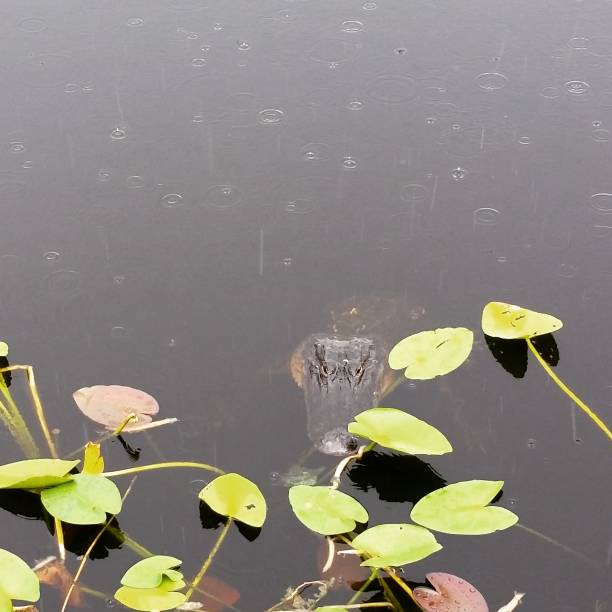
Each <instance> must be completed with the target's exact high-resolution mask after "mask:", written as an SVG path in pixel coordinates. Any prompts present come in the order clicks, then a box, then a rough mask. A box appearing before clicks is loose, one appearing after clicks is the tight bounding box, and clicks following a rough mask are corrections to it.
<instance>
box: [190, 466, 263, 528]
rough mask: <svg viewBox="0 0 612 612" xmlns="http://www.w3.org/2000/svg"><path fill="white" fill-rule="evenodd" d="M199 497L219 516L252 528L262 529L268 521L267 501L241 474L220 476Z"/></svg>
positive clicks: (253, 484) (256, 487)
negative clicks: (227, 517)
mask: <svg viewBox="0 0 612 612" xmlns="http://www.w3.org/2000/svg"><path fill="white" fill-rule="evenodd" d="M198 497H199V498H200V499H201V500H202V501H203V502H204V503H206V504H208V505H209V506H210V507H211V508H212V509H213V510H214V511H215V512H216V513H217V514H221V515H223V516H229V517H230V518H233V519H236V520H237V521H240V522H241V523H245V524H247V525H250V526H251V527H261V526H262V525H263V524H264V522H265V520H266V511H267V508H266V500H265V499H264V496H263V495H262V493H261V491H260V490H259V487H258V486H257V485H256V484H255V483H254V482H251V481H250V480H249V479H248V478H245V477H244V476H241V475H240V474H234V473H231V474H223V475H222V476H218V477H217V478H215V479H214V480H213V481H212V482H210V483H209V484H207V485H206V486H205V487H204V488H203V489H202V490H201V491H200V493H199V494H198Z"/></svg>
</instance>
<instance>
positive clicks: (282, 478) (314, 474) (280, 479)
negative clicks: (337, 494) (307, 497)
mask: <svg viewBox="0 0 612 612" xmlns="http://www.w3.org/2000/svg"><path fill="white" fill-rule="evenodd" d="M324 471H325V466H322V465H321V466H319V467H306V466H304V465H292V466H291V467H290V468H289V469H288V470H287V471H286V472H285V473H283V474H274V477H273V480H274V482H275V483H278V484H280V485H282V486H283V487H294V486H296V485H316V484H317V482H318V480H319V475H320V474H321V473H323V472H324Z"/></svg>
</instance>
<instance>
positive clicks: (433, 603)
mask: <svg viewBox="0 0 612 612" xmlns="http://www.w3.org/2000/svg"><path fill="white" fill-rule="evenodd" d="M427 580H428V581H429V582H430V583H431V585H432V586H433V587H434V589H435V590H433V589H430V588H428V587H417V588H416V589H414V591H413V593H414V597H415V599H416V600H417V602H418V603H419V606H420V607H421V608H422V609H423V610H424V611H425V612H466V611H469V612H489V607H488V606H487V602H486V601H485V598H484V597H483V596H482V594H481V593H480V592H479V591H478V590H477V589H476V587H473V586H472V585H471V584H470V583H469V582H467V581H466V580H464V579H463V578H459V577H458V576H453V575H452V574H445V573H443V572H432V573H430V574H427Z"/></svg>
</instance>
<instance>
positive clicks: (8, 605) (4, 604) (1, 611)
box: [0, 589, 14, 612]
mask: <svg viewBox="0 0 612 612" xmlns="http://www.w3.org/2000/svg"><path fill="white" fill-rule="evenodd" d="M13 609H14V608H13V602H12V601H11V598H10V597H9V596H8V595H7V594H6V593H5V592H4V591H3V590H2V589H0V612H13Z"/></svg>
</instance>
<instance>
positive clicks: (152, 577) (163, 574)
mask: <svg viewBox="0 0 612 612" xmlns="http://www.w3.org/2000/svg"><path fill="white" fill-rule="evenodd" d="M181 563H182V561H181V560H180V559H177V558H176V557H168V556H166V555H154V556H152V557H147V558H146V559H142V561H138V562H137V563H134V565H132V567H130V569H128V570H127V571H126V572H125V574H123V578H121V584H122V585H123V586H128V587H134V588H136V589H152V588H154V587H158V586H159V585H160V584H161V583H162V582H163V580H164V578H169V579H170V580H174V581H176V580H182V578H183V575H182V574H181V573H180V572H176V571H172V572H171V570H173V568H176V567H178V566H179V565H181Z"/></svg>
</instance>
